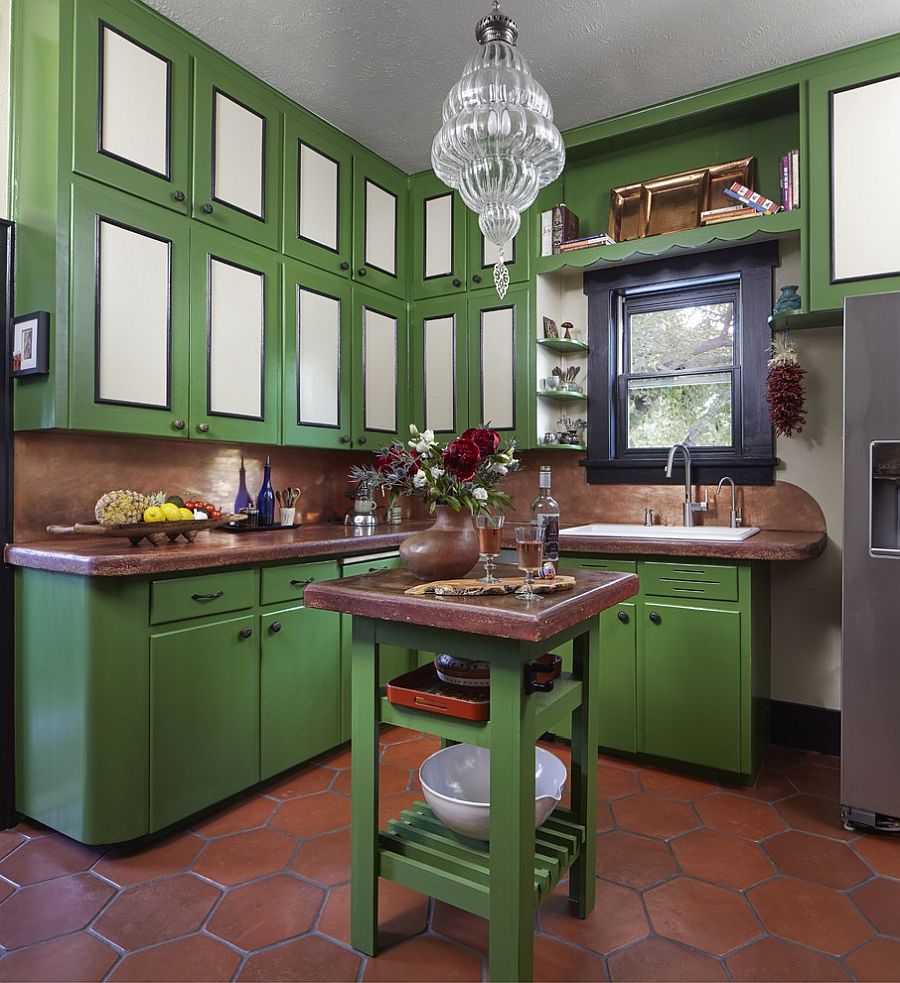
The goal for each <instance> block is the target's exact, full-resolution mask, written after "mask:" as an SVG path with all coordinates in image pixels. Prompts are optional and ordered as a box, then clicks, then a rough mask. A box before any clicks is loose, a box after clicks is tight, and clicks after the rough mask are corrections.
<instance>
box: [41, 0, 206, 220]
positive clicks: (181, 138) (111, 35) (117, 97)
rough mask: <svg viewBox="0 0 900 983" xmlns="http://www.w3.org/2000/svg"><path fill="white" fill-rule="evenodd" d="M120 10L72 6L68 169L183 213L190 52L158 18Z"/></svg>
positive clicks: (86, 1) (93, 3)
mask: <svg viewBox="0 0 900 983" xmlns="http://www.w3.org/2000/svg"><path fill="white" fill-rule="evenodd" d="M122 8H123V5H122V4H118V5H116V6H113V5H111V4H109V3H101V2H100V0H77V3H76V5H75V18H74V19H75V61H74V75H73V79H72V84H73V88H74V119H73V139H74V147H73V168H74V170H75V171H77V172H78V173H80V174H86V175H88V176H89V177H93V178H96V179H97V180H98V181H103V182H104V183H106V184H110V185H113V186H114V187H116V188H121V189H123V190H126V191H130V192H131V193H132V194H136V195H139V196H140V197H141V198H145V199H147V200H148V201H152V202H155V203H156V204H158V205H165V206H166V207H167V208H173V209H175V210H176V211H179V212H183V213H184V214H187V213H188V211H189V209H190V200H189V192H190V186H189V183H190V171H189V157H190V147H189V143H190V134H189V127H190V77H191V76H190V68H191V66H190V56H189V54H188V52H187V50H186V49H185V48H183V47H181V46H180V44H179V43H178V42H177V41H176V37H177V35H176V34H175V32H174V30H170V29H169V28H168V27H167V25H166V22H165V21H163V20H162V19H161V18H159V17H156V16H153V15H152V14H150V13H149V12H145V11H144V10H143V9H142V8H140V7H139V6H138V5H137V4H134V5H130V6H129V7H128V8H127V12H126V11H125V10H124V9H122ZM47 57H49V55H48V56H47Z"/></svg>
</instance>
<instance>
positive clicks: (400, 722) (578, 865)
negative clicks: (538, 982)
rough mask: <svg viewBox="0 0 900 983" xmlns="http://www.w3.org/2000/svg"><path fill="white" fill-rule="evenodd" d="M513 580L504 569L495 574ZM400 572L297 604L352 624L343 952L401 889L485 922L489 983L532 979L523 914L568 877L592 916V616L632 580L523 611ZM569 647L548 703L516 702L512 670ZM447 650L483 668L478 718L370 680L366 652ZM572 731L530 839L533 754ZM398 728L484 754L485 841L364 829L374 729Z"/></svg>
mask: <svg viewBox="0 0 900 983" xmlns="http://www.w3.org/2000/svg"><path fill="white" fill-rule="evenodd" d="M503 574H504V575H506V576H514V575H515V574H516V571H515V570H513V569H508V570H503ZM415 583H416V581H415V579H414V578H413V577H412V576H411V575H410V574H409V573H408V572H407V571H405V570H386V571H382V572H378V573H373V574H364V575H362V576H358V577H354V578H353V579H352V580H343V581H339V580H333V581H327V582H325V583H316V584H311V585H310V586H309V587H307V589H306V594H305V604H306V606H307V607H310V608H324V609H326V610H329V611H340V612H342V613H344V614H348V615H351V616H352V618H353V646H352V664H351V675H352V716H353V722H352V742H353V767H352V787H351V791H352V805H353V811H352V888H351V934H350V940H351V943H352V944H353V946H354V947H355V948H357V949H359V950H361V951H363V952H366V953H368V954H369V955H373V956H374V955H375V954H376V953H377V948H378V878H379V877H384V878H387V879H388V880H392V881H395V882H396V883H398V884H403V885H405V886H406V887H409V888H412V889H413V890H417V891H421V892H422V893H423V894H428V895H431V896H432V897H435V898H438V899H439V900H442V901H445V902H447V903H449V904H452V905H456V906H457V907H459V908H463V909H464V910H466V911H470V912H473V913H474V914H477V915H481V916H484V917H487V918H488V919H489V922H490V967H491V978H492V979H494V980H528V979H531V977H532V962H533V942H532V936H533V931H534V912H535V909H536V907H537V905H539V904H540V903H541V902H542V901H544V900H545V899H546V897H547V896H548V895H549V893H550V891H551V890H552V888H553V886H554V885H555V884H556V883H557V882H558V881H559V880H560V879H561V878H562V877H564V876H565V875H566V873H568V875H569V898H570V902H571V904H572V908H573V911H574V913H575V914H577V915H578V917H580V918H586V917H587V915H588V914H589V913H590V912H591V910H592V908H593V906H594V893H595V865H596V858H595V851H594V847H593V843H594V835H595V827H596V798H597V740H598V725H599V714H598V695H599V694H598V690H599V678H600V622H599V619H598V617H597V616H598V615H599V614H600V612H601V611H604V610H606V609H607V608H609V607H612V606H613V605H615V604H618V603H619V602H620V601H623V600H625V599H627V598H629V597H631V596H633V595H634V594H635V593H636V592H637V589H638V579H637V577H636V576H634V575H633V574H628V573H618V572H597V571H588V570H584V571H579V573H578V574H577V583H576V585H575V587H574V588H573V589H572V590H566V591H560V592H559V593H554V594H549V595H546V596H545V597H544V599H543V600H541V601H535V602H531V603H525V602H522V601H520V600H519V599H518V598H516V597H514V596H509V595H506V596H503V595H501V596H496V595H493V596H484V597H434V596H429V597H421V596H410V595H407V594H406V593H405V591H406V590H407V589H408V588H409V587H412V586H413V585H414V584H415ZM570 640H571V641H572V643H573V659H572V671H571V673H564V674H563V675H562V676H561V677H560V678H559V679H558V680H557V681H556V683H555V685H554V688H553V690H552V692H549V693H533V694H531V695H526V692H525V671H524V667H525V663H526V662H528V661H529V660H531V659H534V658H536V657H537V656H539V655H542V654H544V653H545V652H548V651H550V650H551V649H553V648H556V647H557V646H559V645H562V644H564V643H565V642H568V641H570ZM382 645H385V646H386V645H393V646H400V647H403V648H410V649H418V650H420V651H426V652H448V653H450V654H451V655H454V656H458V657H461V658H469V659H480V660H483V661H486V662H489V663H490V665H491V711H490V714H491V715H490V720H487V721H483V722H480V721H471V720H461V719H457V718H452V717H444V716H440V715H438V714H435V713H430V712H427V711H422V710H416V709H413V708H408V707H401V706H397V705H394V704H392V703H390V702H389V701H388V700H387V697H386V696H384V695H383V694H382V691H381V688H380V687H379V685H378V680H379V649H380V647H381V646H382ZM569 716H571V719H572V764H571V771H570V775H569V784H570V789H571V804H570V808H569V809H568V810H562V809H557V810H556V811H555V812H554V813H553V814H552V815H551V817H550V819H549V820H547V822H546V823H545V824H544V825H543V826H541V827H540V828H539V829H538V830H537V831H535V829H534V791H535V787H534V786H535V783H534V746H535V743H536V742H537V740H538V738H539V737H540V736H541V734H543V733H544V732H546V731H548V730H550V729H552V727H553V725H554V724H555V723H557V722H559V721H561V720H562V719H563V718H566V717H569ZM381 723H389V724H394V725H397V726H400V727H408V728H410V729H413V730H420V731H424V732H426V733H430V734H434V735H437V736H438V737H441V738H443V739H444V740H447V741H461V742H466V743H469V744H476V745H479V746H481V747H486V748H490V751H491V840H490V843H483V842H480V841H476V840H469V839H467V838H465V837H461V836H458V835H456V834H455V833H453V832H451V831H450V830H449V829H447V827H445V826H444V825H443V824H442V823H440V822H439V821H438V820H436V819H435V818H434V816H433V814H432V813H431V811H430V810H429V809H428V808H427V807H425V806H420V805H419V804H416V806H415V807H414V809H413V810H411V811H408V812H405V813H404V814H403V815H402V816H401V817H400V818H399V820H392V821H390V822H389V823H388V829H387V830H383V831H379V829H378V729H379V725H380V724H381Z"/></svg>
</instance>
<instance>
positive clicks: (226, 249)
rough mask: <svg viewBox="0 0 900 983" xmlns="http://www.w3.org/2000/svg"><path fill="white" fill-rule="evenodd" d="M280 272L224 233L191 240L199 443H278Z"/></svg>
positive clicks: (270, 258) (269, 259)
mask: <svg viewBox="0 0 900 983" xmlns="http://www.w3.org/2000/svg"><path fill="white" fill-rule="evenodd" d="M279 266H280V264H279V262H278V257H277V256H276V254H275V253H271V252H269V251H268V250H267V249H261V248H260V247H259V246H253V245H251V244H250V243H247V242H244V241H242V240H241V239H236V238H235V237H234V236H230V235H226V234H225V233H224V232H213V231H209V230H205V229H196V228H195V229H194V230H193V231H192V232H191V436H192V437H201V438H205V439H208V440H247V441H255V442H257V443H260V444H275V443H278V440H279V431H280V422H281V413H280V406H281V385H280V381H281V378H280V376H281V374H280V372H279V364H280V362H281V347H280V346H281V337H280V335H281V332H280V320H281V304H280V302H279V289H278V277H279V272H280V270H279Z"/></svg>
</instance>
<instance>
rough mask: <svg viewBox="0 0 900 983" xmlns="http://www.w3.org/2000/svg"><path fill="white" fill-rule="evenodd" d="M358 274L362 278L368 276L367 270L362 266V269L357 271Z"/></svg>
mask: <svg viewBox="0 0 900 983" xmlns="http://www.w3.org/2000/svg"><path fill="white" fill-rule="evenodd" d="M357 273H359V275H360V276H365V275H366V268H365V267H364V266H361V267H360V268H359V269H358V270H357Z"/></svg>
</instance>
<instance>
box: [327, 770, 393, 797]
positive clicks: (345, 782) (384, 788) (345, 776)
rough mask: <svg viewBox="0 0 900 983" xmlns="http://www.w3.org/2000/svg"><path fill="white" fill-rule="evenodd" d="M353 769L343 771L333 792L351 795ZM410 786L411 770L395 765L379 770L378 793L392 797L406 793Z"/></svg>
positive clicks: (333, 787) (332, 788)
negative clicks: (393, 793)
mask: <svg viewBox="0 0 900 983" xmlns="http://www.w3.org/2000/svg"><path fill="white" fill-rule="evenodd" d="M351 772H352V769H351V768H347V769H345V770H344V771H342V772H341V773H340V774H339V775H338V777H337V780H336V781H335V783H334V785H333V786H332V787H331V790H332V791H333V792H340V793H342V794H343V795H349V794H350V782H351V777H350V776H351ZM408 786H409V768H395V767H394V766H393V765H384V764H383V765H382V766H381V767H380V768H379V769H378V792H379V794H380V795H390V794H391V793H392V792H405V791H406V789H407V787H408Z"/></svg>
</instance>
